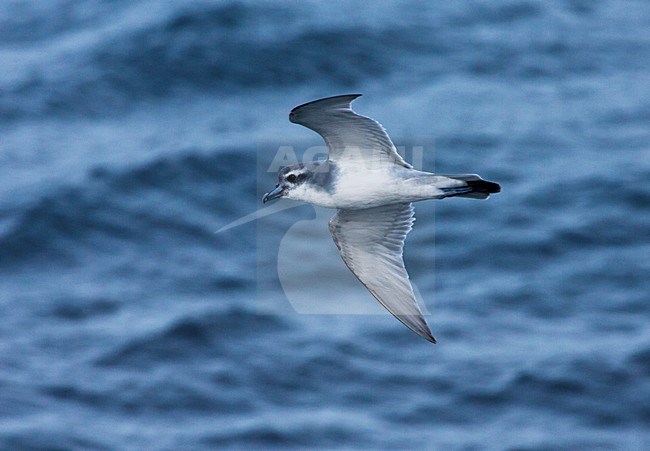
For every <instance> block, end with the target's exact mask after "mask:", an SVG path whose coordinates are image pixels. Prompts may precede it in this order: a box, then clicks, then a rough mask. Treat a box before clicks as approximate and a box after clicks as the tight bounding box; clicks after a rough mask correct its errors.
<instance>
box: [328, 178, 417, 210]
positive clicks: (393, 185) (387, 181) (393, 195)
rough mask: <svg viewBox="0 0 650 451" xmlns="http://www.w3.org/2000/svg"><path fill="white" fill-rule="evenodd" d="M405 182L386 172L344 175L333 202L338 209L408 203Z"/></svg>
mask: <svg viewBox="0 0 650 451" xmlns="http://www.w3.org/2000/svg"><path fill="white" fill-rule="evenodd" d="M404 194H405V193H404V192H403V180H402V179H400V178H396V177H394V176H393V174H391V173H388V172H386V171H372V172H361V173H359V172H356V173H342V174H341V176H340V177H339V179H338V182H337V183H336V185H335V189H334V192H333V194H332V200H333V201H334V204H335V206H336V208H344V209H360V208H372V207H378V206H381V205H386V204H391V203H397V202H404V201H408V200H406V199H404Z"/></svg>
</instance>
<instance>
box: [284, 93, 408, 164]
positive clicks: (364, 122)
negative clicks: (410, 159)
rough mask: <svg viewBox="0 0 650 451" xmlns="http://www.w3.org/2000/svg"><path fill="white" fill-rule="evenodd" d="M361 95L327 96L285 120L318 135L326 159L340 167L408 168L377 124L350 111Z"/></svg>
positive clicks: (383, 130)
mask: <svg viewBox="0 0 650 451" xmlns="http://www.w3.org/2000/svg"><path fill="white" fill-rule="evenodd" d="M359 96H361V94H347V95H342V96H335V97H327V98H325V99H320V100H315V101H313V102H309V103H305V104H303V105H300V106H297V107H296V108H294V109H293V110H291V113H290V114H289V120H290V121H291V122H293V123H296V124H300V125H303V126H305V127H307V128H309V129H311V130H314V131H315V132H316V133H318V134H319V135H321V136H322V137H323V139H324V140H325V144H327V147H328V150H329V158H330V159H331V160H332V161H336V162H337V163H340V164H353V165H359V164H366V165H367V164H369V163H372V164H385V163H389V164H398V165H400V166H404V167H406V168H410V167H411V165H409V164H408V163H406V162H405V161H404V159H402V157H401V156H400V155H399V154H398V153H397V149H395V145H394V144H393V142H392V141H391V139H390V137H389V136H388V133H386V130H385V129H384V127H382V126H381V124H380V123H379V122H377V121H375V120H373V119H370V118H368V117H365V116H361V115H359V114H357V113H355V112H354V111H352V108H351V103H352V101H353V100H354V99H356V98H357V97H359Z"/></svg>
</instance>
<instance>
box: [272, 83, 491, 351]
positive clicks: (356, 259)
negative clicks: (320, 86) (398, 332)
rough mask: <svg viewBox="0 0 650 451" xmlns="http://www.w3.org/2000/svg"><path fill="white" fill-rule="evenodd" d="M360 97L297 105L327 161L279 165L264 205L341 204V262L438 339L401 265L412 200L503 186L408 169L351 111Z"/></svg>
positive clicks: (335, 225)
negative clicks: (279, 201)
mask: <svg viewBox="0 0 650 451" xmlns="http://www.w3.org/2000/svg"><path fill="white" fill-rule="evenodd" d="M360 95H361V94H347V95H340V96H335V97H327V98H324V99H320V100H315V101H313V102H309V103H305V104H303V105H300V106H298V107H296V108H294V109H293V110H292V111H291V113H290V115H289V120H290V121H291V122H294V123H296V124H300V125H303V126H305V127H307V128H310V129H312V130H314V131H315V132H316V133H318V134H319V135H321V136H322V137H323V139H324V140H325V143H326V144H327V148H328V151H329V156H328V159H327V160H325V161H317V162H313V163H307V164H293V165H290V166H286V167H284V168H282V169H281V170H280V172H279V174H278V184H277V185H276V187H275V189H274V190H273V191H271V192H269V193H267V194H266V195H264V199H263V202H265V203H266V202H268V201H269V200H272V199H276V198H279V197H285V198H288V199H295V200H301V201H305V202H309V203H311V204H314V205H318V206H321V207H327V208H336V209H338V211H337V213H336V214H335V215H334V217H332V219H331V220H330V222H329V229H330V232H331V234H332V237H333V238H334V243H336V246H337V247H338V249H339V252H340V253H341V257H342V258H343V261H344V262H345V264H346V265H347V266H348V268H350V270H351V271H352V273H353V274H354V275H355V276H356V277H357V278H358V279H359V281H360V282H361V283H362V284H363V285H364V286H365V287H366V288H367V289H368V291H370V293H372V295H373V296H374V297H375V298H376V299H377V300H378V301H379V302H380V303H381V304H382V305H383V306H384V307H385V308H386V309H387V310H388V311H389V312H390V313H392V314H393V315H394V316H395V317H396V318H397V319H398V320H400V321H401V322H402V323H404V325H406V327H408V328H409V329H411V330H412V331H413V332H415V333H416V334H418V335H420V336H421V337H423V338H424V339H426V340H428V341H430V342H432V343H435V342H436V340H435V338H433V335H431V330H430V329H429V326H428V325H427V323H426V321H425V320H424V318H423V316H422V312H421V311H420V308H419V307H418V304H417V301H416V300H415V295H414V294H413V287H412V286H411V283H410V282H409V276H408V273H407V272H406V268H405V267H404V260H403V258H402V251H403V248H404V240H405V238H406V235H407V234H408V233H409V232H410V230H411V227H412V225H413V221H414V220H415V218H414V211H413V206H412V205H411V203H412V202H417V201H420V200H425V199H443V198H445V197H468V198H473V199H485V198H487V197H488V196H489V195H490V194H491V193H498V192H499V191H500V189H501V188H500V186H499V185H498V184H497V183H493V182H488V181H485V180H483V179H481V178H480V177H479V176H478V175H475V174H452V175H441V174H432V173H430V172H422V171H418V170H415V169H413V167H412V166H411V165H410V164H408V163H407V162H405V161H404V160H403V159H402V157H401V156H400V155H399V154H398V153H397V150H396V149H395V146H394V145H393V142H392V141H391V140H390V138H389V137H388V134H387V133H386V130H384V128H383V127H382V126H381V124H379V123H378V122H376V121H374V120H373V119H370V118H368V117H365V116H361V115H359V114H357V113H355V112H354V111H352V109H351V103H352V101H353V100H354V99H356V98H357V97H359V96H360Z"/></svg>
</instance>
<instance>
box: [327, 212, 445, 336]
mask: <svg viewBox="0 0 650 451" xmlns="http://www.w3.org/2000/svg"><path fill="white" fill-rule="evenodd" d="M414 220H415V219H414V212H413V207H412V206H411V204H410V203H404V204H394V205H386V206H382V207H377V208H369V209H365V210H339V211H338V212H337V213H336V215H334V217H333V218H332V219H331V220H330V223H329V228H330V232H331V234H332V237H333V238H334V242H335V243H336V246H337V247H338V249H339V252H340V253H341V257H342V258H343V261H344V262H345V264H346V265H347V266H348V268H350V270H351V271H352V273H353V274H354V275H355V276H356V277H357V278H358V279H359V281H360V282H361V283H362V284H363V285H364V286H365V287H366V288H367V289H368V290H369V291H370V293H372V295H373V296H374V297H375V298H376V299H377V300H378V301H379V302H380V303H381V304H382V305H383V306H384V307H385V308H386V309H387V310H388V311H389V312H390V313H392V314H393V316H395V317H396V318H397V319H398V320H400V321H401V322H402V323H403V324H404V325H405V326H406V327H408V328H409V329H411V330H412V331H413V332H415V333H416V334H418V335H420V336H421V337H423V338H424V339H426V340H428V341H430V342H432V343H435V342H436V340H435V339H434V338H433V336H432V335H431V330H429V326H428V325H427V323H426V321H425V320H424V317H423V316H422V312H421V310H420V308H419V307H418V304H417V301H416V300H415V295H414V293H413V287H412V286H411V283H410V281H409V276H408V273H407V272H406V268H405V267H404V260H403V258H402V252H403V249H404V240H405V239H406V235H407V234H408V233H409V232H410V231H411V227H412V225H413V222H414Z"/></svg>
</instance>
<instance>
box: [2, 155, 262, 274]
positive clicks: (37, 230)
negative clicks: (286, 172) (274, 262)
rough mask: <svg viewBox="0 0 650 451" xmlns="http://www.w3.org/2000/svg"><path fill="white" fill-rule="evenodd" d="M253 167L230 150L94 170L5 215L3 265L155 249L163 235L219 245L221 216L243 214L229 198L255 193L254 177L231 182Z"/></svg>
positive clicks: (249, 158)
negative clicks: (122, 247)
mask: <svg viewBox="0 0 650 451" xmlns="http://www.w3.org/2000/svg"><path fill="white" fill-rule="evenodd" d="M250 167H254V160H253V158H252V155H251V154H250V153H246V152H236V153H228V152H226V153H224V154H222V153H219V154H218V155H216V154H215V155H205V154H199V153H186V154H184V155H180V156H177V157H175V158H161V159H158V160H155V161H152V162H150V163H148V164H145V165H144V166H141V167H136V168H127V169H110V168H95V169H94V170H92V171H91V174H90V175H89V177H87V178H86V180H85V182H84V183H83V184H82V185H79V186H67V187H61V188H59V189H58V190H56V191H55V192H53V193H52V194H47V195H45V196H43V197H42V198H41V199H39V200H36V201H34V202H31V203H27V204H24V205H23V206H22V209H21V207H13V208H12V211H10V212H6V213H5V214H6V216H8V217H10V220H8V221H7V224H9V225H5V227H4V231H3V233H2V235H0V248H2V252H1V253H0V266H2V267H5V268H9V267H13V266H14V265H16V264H17V263H35V262H47V261H57V262H62V263H74V262H75V261H76V259H77V257H78V256H79V255H86V254H88V253H89V252H90V253H94V252H107V251H108V252H110V251H111V250H114V249H115V241H116V240H117V241H118V242H120V241H121V242H133V243H135V242H137V243H139V244H142V243H151V244H152V245H156V241H155V240H156V238H157V237H158V236H159V235H160V234H161V233H162V234H168V235H170V236H169V238H168V240H167V241H168V243H167V244H168V245H169V244H171V243H177V244H180V243H187V242H188V241H190V242H191V241H194V242H197V241H198V242H199V243H211V244H216V243H218V242H219V240H220V238H219V237H218V236H215V234H214V230H216V228H217V224H220V223H222V222H223V220H222V219H220V218H221V217H223V216H234V215H236V214H238V213H239V212H240V211H241V210H240V209H241V202H240V201H238V200H237V199H236V197H233V196H232V195H224V193H233V192H251V191H252V192H254V191H255V180H254V179H253V178H249V177H232V174H236V173H238V172H240V171H247V170H249V169H250ZM243 202H246V199H244V200H243ZM210 220H212V221H213V222H210Z"/></svg>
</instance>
